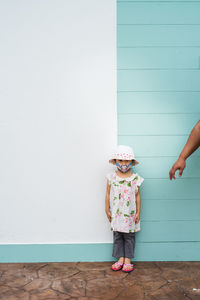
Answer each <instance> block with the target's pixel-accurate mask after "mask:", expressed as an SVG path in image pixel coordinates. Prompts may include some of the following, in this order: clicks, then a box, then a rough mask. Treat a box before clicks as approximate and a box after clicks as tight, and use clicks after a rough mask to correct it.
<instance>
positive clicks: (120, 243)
mask: <svg viewBox="0 0 200 300" xmlns="http://www.w3.org/2000/svg"><path fill="white" fill-rule="evenodd" d="M134 250H135V233H134V232H130V233H126V232H119V231H113V254H112V255H113V256H114V257H116V258H119V257H127V258H132V257H134Z"/></svg>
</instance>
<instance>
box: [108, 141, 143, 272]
mask: <svg viewBox="0 0 200 300" xmlns="http://www.w3.org/2000/svg"><path fill="white" fill-rule="evenodd" d="M109 162H110V163H112V164H114V165H116V166H117V171H114V172H112V173H109V174H108V175H107V189H106V200H105V210H106V214H107V217H108V220H109V221H110V222H111V230H112V231H113V256H114V257H116V258H118V261H117V262H115V263H114V264H113V265H112V270H113V271H119V270H121V269H122V271H124V272H131V271H133V264H131V258H133V257H134V248H135V232H137V231H139V230H140V185H141V183H142V182H143V180H144V179H143V178H142V177H140V176H139V175H138V174H134V173H133V172H131V170H130V168H131V167H132V166H134V165H136V164H138V162H137V161H136V160H135V156H134V153H133V150H132V149H131V148H130V147H128V146H122V145H121V146H118V147H117V149H116V152H115V154H114V155H113V156H112V158H111V159H110V160H109Z"/></svg>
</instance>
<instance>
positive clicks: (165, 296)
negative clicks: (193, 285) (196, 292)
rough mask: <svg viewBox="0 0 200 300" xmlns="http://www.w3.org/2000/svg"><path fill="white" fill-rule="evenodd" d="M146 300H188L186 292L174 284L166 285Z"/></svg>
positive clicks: (148, 295) (149, 295) (147, 296)
mask: <svg viewBox="0 0 200 300" xmlns="http://www.w3.org/2000/svg"><path fill="white" fill-rule="evenodd" d="M145 300H188V297H187V296H186V294H185V293H184V291H181V290H179V288H178V286H177V285H176V284H174V283H172V284H166V285H165V286H163V287H161V288H159V289H158V290H156V291H154V292H151V293H150V294H147V295H146V298H145Z"/></svg>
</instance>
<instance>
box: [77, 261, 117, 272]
mask: <svg viewBox="0 0 200 300" xmlns="http://www.w3.org/2000/svg"><path fill="white" fill-rule="evenodd" d="M112 264H113V262H79V263H78V264H77V269H79V270H80V271H85V270H106V269H107V268H110V267H111V265H112Z"/></svg>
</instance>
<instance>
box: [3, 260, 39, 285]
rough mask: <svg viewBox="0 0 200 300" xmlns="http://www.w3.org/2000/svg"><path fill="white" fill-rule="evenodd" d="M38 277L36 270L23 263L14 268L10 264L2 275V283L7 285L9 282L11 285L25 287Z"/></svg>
mask: <svg viewBox="0 0 200 300" xmlns="http://www.w3.org/2000/svg"><path fill="white" fill-rule="evenodd" d="M37 277H38V275H37V271H36V270H32V271H31V270H28V269H26V267H24V266H23V265H22V264H21V266H20V265H18V266H16V265H14V267H13V269H12V268H11V267H10V266H9V267H8V269H7V270H4V271H3V273H2V275H1V277H0V285H5V284H6V283H7V282H9V286H10V287H16V288H17V287H23V286H24V285H26V284H27V283H29V282H31V281H32V280H33V279H35V278H37Z"/></svg>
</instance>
